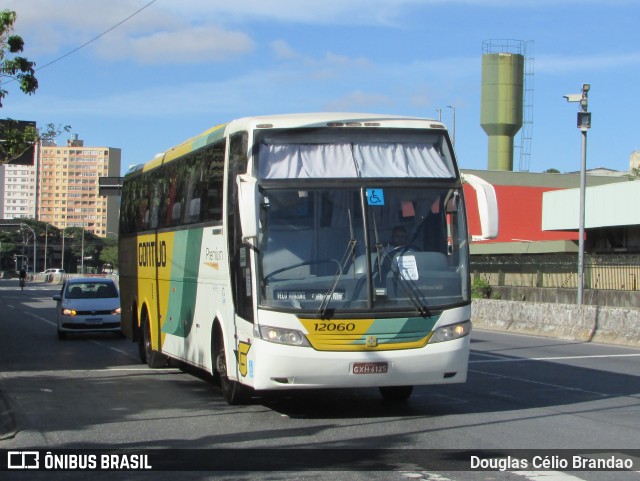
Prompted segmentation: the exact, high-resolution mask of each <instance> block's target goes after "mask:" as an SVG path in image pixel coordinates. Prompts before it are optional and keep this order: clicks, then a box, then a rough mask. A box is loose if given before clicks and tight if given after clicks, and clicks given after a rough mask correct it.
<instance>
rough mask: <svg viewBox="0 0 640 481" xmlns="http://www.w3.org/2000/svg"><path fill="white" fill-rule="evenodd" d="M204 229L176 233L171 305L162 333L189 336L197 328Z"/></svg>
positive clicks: (170, 289)
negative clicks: (195, 313)
mask: <svg viewBox="0 0 640 481" xmlns="http://www.w3.org/2000/svg"><path fill="white" fill-rule="evenodd" d="M201 244H202V229H190V230H183V231H178V232H176V233H175V237H174V241H173V252H172V266H171V282H170V285H169V303H168V307H167V316H166V319H165V322H164V325H163V326H162V332H165V333H167V334H173V335H174V336H179V337H185V338H186V337H187V336H188V335H189V332H191V327H192V325H193V317H194V311H195V307H196V295H197V292H198V273H199V270H200V247H201Z"/></svg>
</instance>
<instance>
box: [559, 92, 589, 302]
mask: <svg viewBox="0 0 640 481" xmlns="http://www.w3.org/2000/svg"><path fill="white" fill-rule="evenodd" d="M590 89H591V85H590V84H582V93H580V94H569V95H565V96H564V98H565V99H567V102H579V103H580V109H581V110H579V111H578V128H579V129H580V131H581V132H582V163H581V167H580V214H579V215H580V219H579V226H580V227H579V234H578V236H579V238H578V251H579V252H578V299H577V302H578V304H579V305H580V304H582V303H583V295H584V219H585V213H584V205H585V191H586V184H587V130H589V129H590V128H591V112H589V111H588V96H589V90H590Z"/></svg>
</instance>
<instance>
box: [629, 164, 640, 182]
mask: <svg viewBox="0 0 640 481" xmlns="http://www.w3.org/2000/svg"><path fill="white" fill-rule="evenodd" d="M639 179H640V167H634V168H633V169H631V170H630V171H629V180H639Z"/></svg>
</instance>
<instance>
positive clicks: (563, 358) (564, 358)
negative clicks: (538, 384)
mask: <svg viewBox="0 0 640 481" xmlns="http://www.w3.org/2000/svg"><path fill="white" fill-rule="evenodd" d="M473 354H474V355H480V356H487V357H491V358H493V359H484V360H482V359H480V360H475V361H472V360H470V361H469V364H487V363H491V362H527V361H569V360H572V359H602V358H614V357H640V353H638V354H594V355H590V356H553V357H529V358H516V359H512V358H503V357H499V356H493V355H490V354H481V353H475V352H474V353H473Z"/></svg>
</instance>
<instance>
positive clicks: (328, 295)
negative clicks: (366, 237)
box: [317, 209, 358, 319]
mask: <svg viewBox="0 0 640 481" xmlns="http://www.w3.org/2000/svg"><path fill="white" fill-rule="evenodd" d="M347 215H348V217H349V235H350V237H351V238H350V239H349V242H347V249H346V250H345V251H344V254H343V255H342V259H341V260H340V265H339V266H338V270H337V271H336V273H335V274H334V276H333V281H332V282H331V287H329V290H328V291H327V292H325V294H324V296H323V298H322V302H321V303H320V307H319V308H318V314H317V316H318V318H320V319H322V318H324V317H325V315H326V313H327V307H328V306H329V303H330V302H331V299H332V298H333V294H334V293H335V292H336V289H337V288H338V283H339V282H340V279H341V278H342V274H343V273H344V270H345V268H346V267H347V263H348V262H349V260H350V259H351V258H352V256H353V253H354V252H355V250H356V245H357V244H358V241H357V240H356V236H355V234H354V232H353V223H352V222H351V209H348V210H347Z"/></svg>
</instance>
